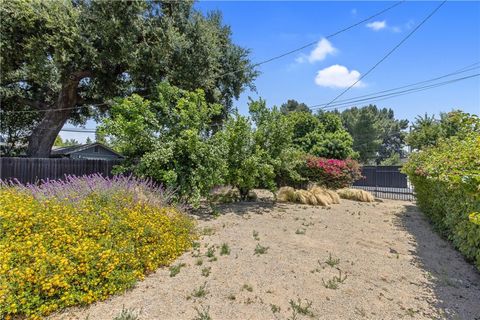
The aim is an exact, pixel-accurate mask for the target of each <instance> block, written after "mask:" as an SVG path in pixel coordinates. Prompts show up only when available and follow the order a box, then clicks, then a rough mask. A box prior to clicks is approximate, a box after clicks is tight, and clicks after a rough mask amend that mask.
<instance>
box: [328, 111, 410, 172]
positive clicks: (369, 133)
mask: <svg viewBox="0 0 480 320" xmlns="http://www.w3.org/2000/svg"><path fill="white" fill-rule="evenodd" d="M337 113H338V112H337ZM340 116H341V118H342V121H343V124H344V126H345V128H346V129H347V130H348V132H349V133H350V134H351V135H352V137H353V149H354V150H355V151H357V152H358V153H359V160H360V162H362V163H376V164H379V163H381V162H382V161H384V160H385V159H388V158H392V157H395V158H399V156H402V155H403V153H404V146H405V136H406V133H405V132H404V131H403V130H405V129H406V128H407V127H408V120H400V119H395V115H394V112H393V110H392V109H387V108H381V109H380V108H377V106H375V105H369V106H366V107H362V108H356V107H354V108H350V109H347V110H344V111H343V112H341V113H340ZM396 155H398V156H396Z"/></svg>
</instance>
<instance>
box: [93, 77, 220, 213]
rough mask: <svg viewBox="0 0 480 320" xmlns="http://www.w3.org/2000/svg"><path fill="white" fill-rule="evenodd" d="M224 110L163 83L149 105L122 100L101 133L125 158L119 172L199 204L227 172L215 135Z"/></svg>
mask: <svg viewBox="0 0 480 320" xmlns="http://www.w3.org/2000/svg"><path fill="white" fill-rule="evenodd" d="M221 110H222V106H221V105H219V104H211V103H207V102H206V98H205V94H204V92H203V91H202V90H196V91H186V90H181V89H178V88H176V87H174V86H170V85H169V84H167V83H161V84H160V85H158V86H157V92H156V94H155V95H154V96H153V97H152V98H150V100H147V99H144V98H142V97H140V96H138V95H133V96H131V97H128V98H125V99H123V100H120V101H118V103H117V104H115V105H114V106H113V107H112V108H111V110H110V118H109V119H105V121H104V123H103V124H102V126H101V128H100V131H101V132H102V133H103V134H105V135H107V136H108V137H109V138H110V142H111V144H112V145H113V147H114V148H116V149H117V150H119V151H120V152H121V153H122V154H123V155H125V156H126V158H127V159H126V161H125V162H124V164H123V165H122V166H121V167H120V168H118V169H119V172H127V171H132V172H134V173H135V174H137V175H140V176H145V177H148V178H151V179H154V180H155V181H157V182H160V183H162V184H164V185H166V186H168V187H170V188H174V189H176V190H177V193H176V194H177V195H178V196H179V197H181V198H184V199H185V200H188V201H189V202H190V203H191V204H193V205H198V204H199V201H200V198H201V197H202V196H205V195H206V194H208V192H209V191H210V190H211V189H212V188H213V187H214V186H216V185H219V184H221V183H222V182H223V177H224V174H225V170H226V166H225V151H226V150H225V148H224V146H223V145H222V141H221V140H219V139H216V138H215V136H214V135H213V132H212V125H213V122H212V119H213V118H214V117H216V116H218V115H219V114H220V113H221Z"/></svg>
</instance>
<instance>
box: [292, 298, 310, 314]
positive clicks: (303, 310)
mask: <svg viewBox="0 0 480 320" xmlns="http://www.w3.org/2000/svg"><path fill="white" fill-rule="evenodd" d="M289 303H290V307H291V308H292V318H291V319H296V318H297V314H301V315H303V316H309V317H313V316H315V314H314V313H313V311H312V304H313V302H312V301H310V300H307V299H305V304H303V303H302V300H301V299H297V301H296V302H295V301H293V300H290V302H289Z"/></svg>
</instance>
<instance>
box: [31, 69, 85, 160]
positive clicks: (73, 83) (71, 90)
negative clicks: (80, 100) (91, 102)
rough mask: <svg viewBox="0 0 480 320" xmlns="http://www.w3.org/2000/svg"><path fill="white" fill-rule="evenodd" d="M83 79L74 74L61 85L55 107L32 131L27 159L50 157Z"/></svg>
mask: <svg viewBox="0 0 480 320" xmlns="http://www.w3.org/2000/svg"><path fill="white" fill-rule="evenodd" d="M83 77H84V75H83V74H81V73H77V74H74V75H72V76H71V77H70V78H69V79H68V80H66V82H65V83H64V84H63V85H62V89H61V91H60V93H59V95H58V98H57V101H56V103H55V105H54V106H53V107H52V108H51V109H50V110H48V111H46V112H45V114H44V116H43V118H42V120H41V121H40V122H39V123H38V125H37V126H36V128H35V129H34V130H33V131H32V135H31V136H30V139H29V141H28V148H27V155H28V156H29V157H31V158H48V157H50V151H51V150H52V146H53V143H54V142H55V138H56V137H57V135H58V133H59V132H60V130H61V129H62V127H63V125H64V124H65V122H67V120H68V118H69V117H70V114H71V113H72V111H73V108H74V107H75V105H76V103H77V87H78V83H79V82H80V80H81V79H82V78H83Z"/></svg>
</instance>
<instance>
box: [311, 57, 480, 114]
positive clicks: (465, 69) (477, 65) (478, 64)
mask: <svg viewBox="0 0 480 320" xmlns="http://www.w3.org/2000/svg"><path fill="white" fill-rule="evenodd" d="M478 68H480V62H476V63H473V64H470V65H468V66H466V67H463V68H460V69H458V70H455V71H452V72H450V73H447V74H444V75H441V76H437V77H435V78H431V79H428V80H423V81H419V82H415V83H411V84H407V85H403V86H400V87H396V88H392V89H387V90H382V91H377V92H372V93H368V94H365V95H361V96H356V97H352V98H348V99H344V100H338V101H337V102H336V104H343V103H349V102H352V101H353V102H355V101H356V100H357V99H360V98H366V97H370V96H376V95H378V94H380V93H386V92H391V91H395V90H399V89H404V88H408V87H412V86H416V85H419V84H424V83H429V82H433V81H435V80H440V79H443V78H448V77H451V76H454V75H458V74H461V73H465V72H468V71H472V70H475V69H478ZM327 104H328V103H327V102H325V103H319V104H315V105H311V106H310V108H318V107H322V106H326V105H327Z"/></svg>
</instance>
